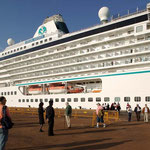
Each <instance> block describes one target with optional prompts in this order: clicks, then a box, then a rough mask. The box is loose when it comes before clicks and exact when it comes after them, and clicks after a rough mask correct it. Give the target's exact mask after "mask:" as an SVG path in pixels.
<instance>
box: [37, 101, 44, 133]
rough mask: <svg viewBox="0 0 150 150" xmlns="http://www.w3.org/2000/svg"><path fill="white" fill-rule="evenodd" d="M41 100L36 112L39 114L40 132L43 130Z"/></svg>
mask: <svg viewBox="0 0 150 150" xmlns="http://www.w3.org/2000/svg"><path fill="white" fill-rule="evenodd" d="M43 105H44V103H43V102H40V104H39V108H38V114H39V124H40V132H43V130H42V128H43V124H44V123H45V122H44V112H45V111H44V109H43Z"/></svg>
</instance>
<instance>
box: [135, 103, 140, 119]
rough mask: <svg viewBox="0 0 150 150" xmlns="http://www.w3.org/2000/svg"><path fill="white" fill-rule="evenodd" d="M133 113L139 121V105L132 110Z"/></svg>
mask: <svg viewBox="0 0 150 150" xmlns="http://www.w3.org/2000/svg"><path fill="white" fill-rule="evenodd" d="M134 112H135V113H136V119H137V121H140V118H141V107H140V106H139V104H137V105H136V107H135V108H134Z"/></svg>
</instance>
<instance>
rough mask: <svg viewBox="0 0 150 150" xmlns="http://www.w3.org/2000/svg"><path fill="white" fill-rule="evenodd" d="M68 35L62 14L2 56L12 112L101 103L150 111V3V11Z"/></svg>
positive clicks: (1, 90) (1, 82)
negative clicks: (50, 104)
mask: <svg viewBox="0 0 150 150" xmlns="http://www.w3.org/2000/svg"><path fill="white" fill-rule="evenodd" d="M98 16H99V18H100V20H101V23H100V24H99V25H96V26H93V27H90V28H87V29H83V30H81V31H76V32H72V33H69V30H68V28H67V25H66V24H65V22H64V20H63V17H62V15H60V14H58V15H54V16H51V17H47V18H46V19H45V20H44V22H43V24H42V25H41V26H39V27H38V29H37V31H36V32H35V34H34V36H33V38H30V39H28V40H25V41H22V42H19V43H16V44H15V42H14V40H13V39H12V38H9V39H8V40H7V43H8V47H6V48H5V49H4V51H2V52H1V53H0V95H2V96H5V97H6V98H7V105H8V106H10V107H38V106H39V103H40V102H41V101H42V102H44V107H46V106H48V102H49V100H53V101H54V108H65V102H69V103H70V105H71V106H72V107H73V108H76V109H78V108H83V109H95V108H96V104H97V103H101V104H108V103H109V104H112V103H114V102H115V103H120V105H121V108H122V110H125V109H126V105H127V103H129V104H130V105H131V107H132V108H134V107H135V106H136V105H137V104H139V105H140V106H141V107H144V105H145V104H148V106H150V3H148V4H147V6H146V9H145V10H142V11H139V10H137V11H136V12H135V13H132V14H130V13H128V14H127V15H125V16H118V17H117V18H113V17H112V18H110V17H109V16H110V13H109V9H108V8H107V7H102V8H101V9H100V10H99V12H98Z"/></svg>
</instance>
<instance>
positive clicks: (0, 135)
mask: <svg viewBox="0 0 150 150" xmlns="http://www.w3.org/2000/svg"><path fill="white" fill-rule="evenodd" d="M7 140H8V130H7V129H3V128H0V150H4V149H5V144H6V142H7Z"/></svg>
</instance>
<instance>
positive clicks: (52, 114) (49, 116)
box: [46, 100, 55, 136]
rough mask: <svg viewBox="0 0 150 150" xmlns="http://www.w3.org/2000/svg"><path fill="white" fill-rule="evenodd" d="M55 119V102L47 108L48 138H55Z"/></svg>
mask: <svg viewBox="0 0 150 150" xmlns="http://www.w3.org/2000/svg"><path fill="white" fill-rule="evenodd" d="M54 117H55V111H54V108H53V101H52V100H50V101H49V106H48V107H47V108H46V120H47V119H48V125H49V127H48V136H54V131H53V128H54Z"/></svg>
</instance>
